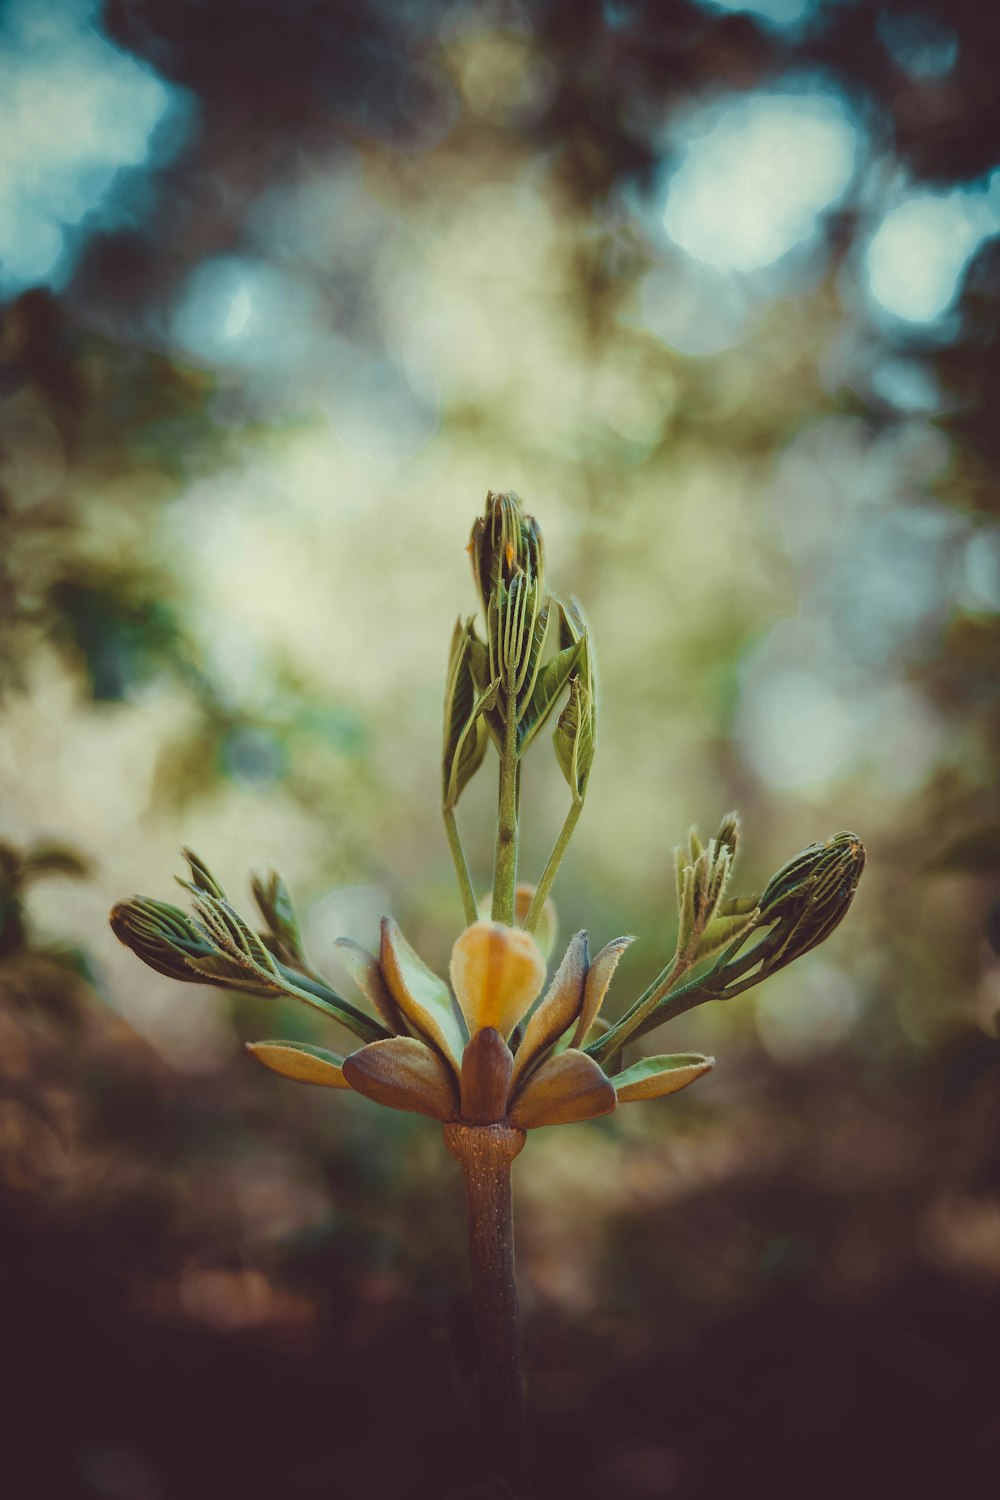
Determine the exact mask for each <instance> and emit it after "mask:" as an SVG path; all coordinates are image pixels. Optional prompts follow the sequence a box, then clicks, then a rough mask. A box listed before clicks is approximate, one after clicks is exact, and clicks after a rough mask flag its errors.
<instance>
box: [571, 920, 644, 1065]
mask: <svg viewBox="0 0 1000 1500" xmlns="http://www.w3.org/2000/svg"><path fill="white" fill-rule="evenodd" d="M634 942H635V938H634V937H620V938H612V940H611V942H610V943H608V944H607V945H606V946H605V947H604V948H602V949H601V951H600V953H598V955H597V957H596V958H595V959H594V961H593V963H592V964H591V965H590V968H589V969H588V970H587V983H586V987H585V989H584V993H583V1005H582V1006H581V1008H580V1019H579V1021H578V1022H577V1025H576V1031H575V1032H574V1033H573V1040H572V1041H571V1042H570V1046H571V1047H582V1046H583V1040H584V1037H585V1036H586V1035H587V1032H588V1031H589V1030H590V1028H591V1026H592V1025H593V1024H594V1022H595V1021H596V1019H597V1014H598V1012H599V1011H600V1008H601V1006H602V1005H603V1004H604V997H605V995H606V994H607V993H608V985H609V984H610V983H611V981H612V979H613V978H614V973H615V970H616V969H617V967H618V960H619V959H620V958H621V956H622V954H623V953H624V952H625V949H626V948H628V947H629V946H630V945H631V944H632V943H634Z"/></svg>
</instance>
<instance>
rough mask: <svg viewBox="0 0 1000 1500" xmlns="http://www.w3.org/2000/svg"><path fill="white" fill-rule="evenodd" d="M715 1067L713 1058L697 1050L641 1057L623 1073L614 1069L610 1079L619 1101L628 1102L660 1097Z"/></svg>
mask: <svg viewBox="0 0 1000 1500" xmlns="http://www.w3.org/2000/svg"><path fill="white" fill-rule="evenodd" d="M714 1067H715V1058H714V1057H702V1055H701V1053H700V1052H681V1053H677V1054H675V1055H673V1056H661V1057H643V1058H641V1059H640V1060H639V1062H637V1063H633V1064H632V1066H631V1067H630V1068H626V1069H625V1071H624V1073H616V1074H615V1075H614V1077H613V1078H612V1080H611V1082H612V1083H613V1084H614V1087H615V1093H616V1094H617V1095H618V1103H619V1104H630V1103H632V1102H633V1101H634V1100H637V1099H659V1098H660V1097H661V1096H662V1095H664V1094H676V1093H677V1092H678V1090H679V1089H686V1088H687V1086H688V1084H689V1083H694V1081H695V1079H697V1078H701V1077H702V1075H703V1074H705V1073H707V1072H709V1070H710V1069H711V1068H714Z"/></svg>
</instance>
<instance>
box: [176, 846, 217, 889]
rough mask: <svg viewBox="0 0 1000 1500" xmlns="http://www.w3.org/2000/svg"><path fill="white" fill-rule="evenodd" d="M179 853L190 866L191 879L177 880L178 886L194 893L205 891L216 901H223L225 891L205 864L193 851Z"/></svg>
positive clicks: (183, 850)
mask: <svg viewBox="0 0 1000 1500" xmlns="http://www.w3.org/2000/svg"><path fill="white" fill-rule="evenodd" d="M181 853H182V854H183V856H184V858H185V859H186V860H187V862H188V865H189V866H190V869H191V879H190V880H180V879H178V884H179V885H182V886H184V887H185V889H186V890H191V891H195V892H198V891H205V892H207V894H208V895H209V896H214V897H215V898H216V899H217V900H218V901H225V899H226V893H225V891H224V890H223V889H222V886H221V885H220V884H219V882H218V881H217V880H216V878H215V876H214V875H213V874H212V872H211V870H210V869H209V868H208V866H207V865H206V864H205V862H204V861H203V860H201V859H199V857H198V855H197V854H195V852H194V850H193V849H182V850H181Z"/></svg>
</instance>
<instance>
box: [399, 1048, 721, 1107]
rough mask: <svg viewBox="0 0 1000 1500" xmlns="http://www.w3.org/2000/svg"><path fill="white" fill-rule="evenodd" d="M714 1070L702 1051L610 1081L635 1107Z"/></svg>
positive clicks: (652, 1062)
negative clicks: (636, 1104)
mask: <svg viewBox="0 0 1000 1500" xmlns="http://www.w3.org/2000/svg"><path fill="white" fill-rule="evenodd" d="M376 1045H377V1044H376ZM714 1067H715V1058H714V1057H702V1055H701V1053H700V1052H678V1053H675V1054H674V1055H673V1056H666V1055H664V1056H661V1057H643V1058H640V1060H639V1061H638V1062H637V1063H633V1064H632V1066H631V1067H630V1068H626V1069H625V1071H624V1073H616V1074H615V1076H614V1078H612V1080H611V1082H612V1083H613V1084H614V1087H615V1093H616V1094H617V1095H618V1103H619V1104H632V1103H633V1102H634V1101H635V1100H637V1099H659V1098H661V1097H662V1096H663V1095H664V1094H676V1093H677V1091H678V1090H679V1089H686V1088H687V1086H688V1084H689V1083H694V1081H695V1079H696V1078H701V1076H702V1075H703V1074H704V1073H708V1072H710V1071H711V1069H712V1068H714Z"/></svg>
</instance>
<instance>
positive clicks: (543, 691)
mask: <svg viewBox="0 0 1000 1500" xmlns="http://www.w3.org/2000/svg"><path fill="white" fill-rule="evenodd" d="M582 650H583V642H582V641H576V642H575V643H574V644H573V645H572V646H567V647H566V648H565V649H564V650H562V651H559V652H557V654H556V655H555V656H553V657H552V659H551V661H548V662H546V664H545V666H544V667H542V669H541V671H540V672H539V673H538V678H537V680H536V682H535V686H534V690H533V691H532V694H531V697H530V699H529V700H528V702H527V703H526V705H525V707H524V711H523V713H522V714H521V717H520V722H519V723H518V726H517V752H518V755H523V754H524V752H525V750H526V749H527V748H528V746H529V745H530V744H531V741H532V740H533V739H534V738H535V735H536V734H537V733H538V731H539V730H540V729H541V728H542V726H543V725H544V724H545V722H546V720H547V719H548V717H549V715H550V714H551V712H552V710H553V709H554V708H555V706H556V703H557V702H558V700H559V698H560V696H561V695H562V693H563V691H564V690H565V688H566V684H567V683H568V682H569V679H570V677H571V676H572V673H573V670H574V668H575V667H576V665H577V662H578V661H579V660H580V653H581V651H582Z"/></svg>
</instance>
